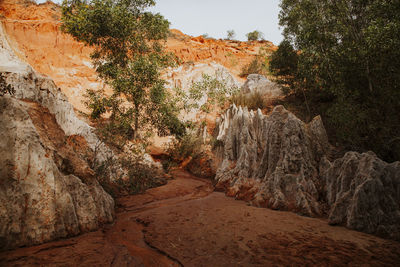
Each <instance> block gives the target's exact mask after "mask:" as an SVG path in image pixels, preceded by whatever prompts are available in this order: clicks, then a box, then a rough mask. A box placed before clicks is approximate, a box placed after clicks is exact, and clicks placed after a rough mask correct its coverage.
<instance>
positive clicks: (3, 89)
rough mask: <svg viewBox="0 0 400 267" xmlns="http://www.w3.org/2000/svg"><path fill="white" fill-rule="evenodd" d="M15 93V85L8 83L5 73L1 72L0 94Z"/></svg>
mask: <svg viewBox="0 0 400 267" xmlns="http://www.w3.org/2000/svg"><path fill="white" fill-rule="evenodd" d="M14 93H15V89H14V87H12V86H11V84H8V83H7V82H6V78H5V77H4V74H3V73H2V72H0V96H3V95H5V94H10V95H13V94H14Z"/></svg>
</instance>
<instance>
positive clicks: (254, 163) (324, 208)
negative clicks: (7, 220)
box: [216, 106, 400, 240]
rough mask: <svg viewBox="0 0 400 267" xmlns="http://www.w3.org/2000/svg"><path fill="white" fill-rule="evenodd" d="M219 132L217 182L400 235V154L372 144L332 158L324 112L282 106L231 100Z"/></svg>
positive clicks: (265, 201) (261, 199)
mask: <svg viewBox="0 0 400 267" xmlns="http://www.w3.org/2000/svg"><path fill="white" fill-rule="evenodd" d="M217 139H218V140H219V142H221V147H220V148H219V150H220V151H221V152H220V153H221V154H222V158H223V161H222V163H221V165H220V166H219V168H218V170H217V174H216V181H217V188H219V189H222V190H225V191H226V193H227V195H229V196H233V197H236V198H238V199H243V200H246V201H249V202H250V203H251V204H253V205H256V206H262V207H269V208H272V209H279V210H290V211H294V212H297V213H300V214H302V215H307V216H327V217H328V219H329V223H330V224H339V225H344V226H346V227H348V228H351V229H355V230H358V231H362V232H366V233H371V234H375V235H379V236H382V237H386V238H391V239H395V240H400V162H395V163H392V164H388V163H386V162H383V161H382V160H380V159H379V158H377V156H376V155H375V154H374V153H372V152H368V153H364V154H359V153H356V152H348V153H347V154H346V155H345V156H344V157H343V158H340V159H337V160H335V161H334V162H330V161H329V160H328V159H327V157H328V155H329V152H330V145H329V142H328V138H327V135H326V132H325V128H324V126H323V124H322V121H321V118H320V117H316V118H314V120H313V121H311V122H310V123H309V124H305V123H303V122H302V121H300V120H299V119H298V118H296V117H295V116H294V115H293V114H292V113H290V112H288V111H287V110H285V109H284V108H283V107H282V106H277V107H275V108H274V110H273V112H272V113H271V114H270V115H269V116H265V115H263V114H262V113H261V111H257V112H251V111H250V112H249V111H248V110H247V108H244V109H242V108H241V107H239V108H237V107H236V106H232V107H231V108H230V109H229V110H228V111H227V112H226V113H225V114H224V115H223V116H222V117H221V119H220V120H219V122H218V137H217Z"/></svg>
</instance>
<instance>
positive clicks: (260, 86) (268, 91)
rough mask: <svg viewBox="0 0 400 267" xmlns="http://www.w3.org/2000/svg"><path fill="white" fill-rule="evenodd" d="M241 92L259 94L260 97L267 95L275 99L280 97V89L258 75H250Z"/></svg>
mask: <svg viewBox="0 0 400 267" xmlns="http://www.w3.org/2000/svg"><path fill="white" fill-rule="evenodd" d="M242 92H243V93H245V94H251V93H259V94H260V95H268V96H270V97H277V96H281V95H282V91H281V89H280V87H279V86H278V85H277V84H276V83H274V82H271V81H270V80H268V79H267V78H266V77H265V76H263V75H260V74H250V75H248V76H247V80H246V82H245V83H244V85H243V87H242Z"/></svg>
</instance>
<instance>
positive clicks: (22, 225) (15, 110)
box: [0, 24, 114, 250]
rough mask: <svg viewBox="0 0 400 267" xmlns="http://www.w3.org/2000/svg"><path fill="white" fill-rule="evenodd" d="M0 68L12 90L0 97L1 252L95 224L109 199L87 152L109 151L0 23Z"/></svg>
mask: <svg viewBox="0 0 400 267" xmlns="http://www.w3.org/2000/svg"><path fill="white" fill-rule="evenodd" d="M0 59H1V60H0V71H1V72H3V73H5V77H6V81H7V83H8V84H11V85H12V86H13V87H14V89H15V95H13V96H7V95H6V96H2V97H0V250H6V249H11V248H15V247H19V246H30V245H34V244H40V243H43V242H47V241H51V240H55V239H58V238H62V237H67V236H72V235H77V234H79V233H83V232H87V231H91V230H95V229H97V228H98V227H99V226H100V224H102V223H108V222H112V221H113V216H114V200H113V199H112V198H111V196H110V195H109V194H107V193H106V192H105V191H104V190H103V188H102V187H101V186H100V185H99V183H98V181H97V179H96V177H95V174H94V172H93V170H92V169H91V168H90V167H89V165H88V160H87V156H88V155H89V154H91V157H96V160H97V161H100V162H101V161H102V160H105V159H106V158H107V157H108V156H110V155H112V152H111V150H109V149H108V148H107V147H106V146H105V145H102V146H100V147H98V150H99V153H97V154H96V155H93V151H94V148H95V147H96V146H98V145H97V144H98V138H97V137H96V135H95V134H94V133H93V130H92V128H91V127H89V125H87V124H86V123H84V122H83V121H81V120H79V119H78V118H77V117H76V115H75V113H74V110H73V108H72V106H71V105H70V104H69V103H68V101H67V100H66V97H65V96H64V95H63V94H62V93H61V91H60V90H58V89H57V87H56V86H55V84H54V82H53V81H52V80H50V79H48V78H46V77H42V76H40V75H38V74H37V73H36V72H35V71H34V70H33V69H32V68H31V67H30V66H29V65H27V64H26V63H24V62H22V61H20V60H19V59H18V57H17V56H15V54H14V52H13V50H12V48H11V47H10V46H9V44H8V42H7V39H6V37H5V35H4V32H3V30H2V26H1V24H0Z"/></svg>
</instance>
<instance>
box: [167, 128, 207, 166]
mask: <svg viewBox="0 0 400 267" xmlns="http://www.w3.org/2000/svg"><path fill="white" fill-rule="evenodd" d="M202 146H203V140H202V138H201V137H199V136H197V135H195V134H193V133H187V134H185V135H184V136H183V137H182V138H181V139H176V140H174V141H173V142H172V143H171V144H170V145H169V147H168V148H167V153H168V155H170V157H171V159H172V160H173V161H175V162H179V163H180V162H182V161H183V160H185V159H186V158H188V157H189V156H190V157H192V158H195V157H197V156H199V155H201V153H202Z"/></svg>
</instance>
